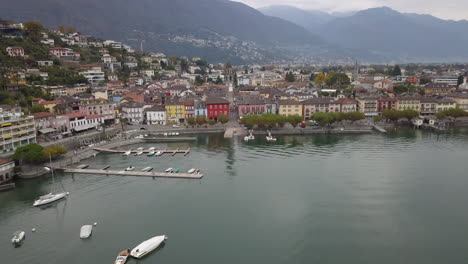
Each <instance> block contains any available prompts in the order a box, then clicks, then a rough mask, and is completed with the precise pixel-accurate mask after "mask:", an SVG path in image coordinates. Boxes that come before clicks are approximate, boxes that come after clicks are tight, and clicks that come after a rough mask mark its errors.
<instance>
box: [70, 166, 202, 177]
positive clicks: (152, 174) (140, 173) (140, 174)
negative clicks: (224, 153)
mask: <svg viewBox="0 0 468 264" xmlns="http://www.w3.org/2000/svg"><path fill="white" fill-rule="evenodd" d="M63 172H65V173H72V174H75V173H76V174H94V175H107V176H109V175H115V176H133V177H149V178H172V179H201V178H203V174H200V173H193V174H190V173H166V172H143V171H116V170H99V169H71V168H65V169H63Z"/></svg>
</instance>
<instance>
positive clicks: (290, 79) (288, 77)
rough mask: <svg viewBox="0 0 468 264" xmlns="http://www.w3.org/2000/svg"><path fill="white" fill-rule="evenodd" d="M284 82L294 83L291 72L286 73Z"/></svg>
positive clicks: (294, 78)
mask: <svg viewBox="0 0 468 264" xmlns="http://www.w3.org/2000/svg"><path fill="white" fill-rule="evenodd" d="M285 80H286V81H287V82H295V81H296V77H294V74H293V73H292V72H288V73H286V78H285Z"/></svg>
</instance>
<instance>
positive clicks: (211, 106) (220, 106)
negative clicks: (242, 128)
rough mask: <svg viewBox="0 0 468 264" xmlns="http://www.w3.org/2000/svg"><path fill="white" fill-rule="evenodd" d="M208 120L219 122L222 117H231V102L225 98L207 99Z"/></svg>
mask: <svg viewBox="0 0 468 264" xmlns="http://www.w3.org/2000/svg"><path fill="white" fill-rule="evenodd" d="M206 110H207V113H208V116H207V117H208V119H215V120H217V119H218V117H219V116H220V115H225V116H229V101H228V100H225V99H223V98H217V97H210V98H208V99H206Z"/></svg>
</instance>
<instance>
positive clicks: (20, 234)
mask: <svg viewBox="0 0 468 264" xmlns="http://www.w3.org/2000/svg"><path fill="white" fill-rule="evenodd" d="M25 238H26V233H25V232H24V231H16V232H15V233H13V238H12V239H11V243H13V244H14V245H19V244H21V242H23V240H24V239H25Z"/></svg>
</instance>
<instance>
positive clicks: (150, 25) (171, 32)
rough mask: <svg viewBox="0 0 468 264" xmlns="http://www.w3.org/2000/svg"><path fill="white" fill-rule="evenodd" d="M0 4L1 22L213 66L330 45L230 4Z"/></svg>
mask: <svg viewBox="0 0 468 264" xmlns="http://www.w3.org/2000/svg"><path fill="white" fill-rule="evenodd" d="M0 3H1V4H2V6H3V7H5V8H2V9H1V10H0V17H2V18H7V19H15V20H19V21H24V20H40V21H42V22H43V23H44V24H45V25H47V26H49V27H56V26H58V25H61V24H64V25H70V26H74V27H76V28H78V29H79V30H81V31H83V32H84V33H87V34H91V35H95V36H97V37H102V38H112V39H115V40H120V41H126V40H128V39H133V38H141V39H145V40H146V47H147V48H148V49H150V50H155V51H156V50H159V49H162V51H163V52H166V53H169V54H171V53H175V52H180V51H183V52H182V53H183V54H178V55H186V56H203V57H207V58H208V59H211V60H218V59H219V60H221V59H222V58H220V57H221V56H213V54H222V53H226V57H237V58H238V61H239V62H241V61H242V60H243V59H240V56H239V55H240V54H238V53H239V52H240V53H247V54H248V53H250V51H251V50H252V53H251V54H249V55H250V56H247V57H248V58H252V59H254V60H255V59H259V58H256V57H255V56H254V55H255V54H256V53H265V56H263V55H262V56H260V57H265V58H266V55H269V56H270V55H271V54H270V53H269V52H268V51H269V50H270V49H272V50H275V49H276V48H283V49H288V48H289V47H290V46H291V47H295V46H308V45H310V46H324V45H325V42H324V41H323V40H322V39H321V38H319V37H317V36H315V35H313V34H312V33H310V32H309V31H307V30H305V29H304V28H302V27H299V26H297V25H295V24H293V23H291V22H288V21H285V20H282V19H279V18H276V17H269V16H265V15H263V14H262V13H260V12H259V11H257V10H255V9H253V8H251V7H249V6H246V5H244V4H241V3H238V2H231V1H227V0H191V1H186V0H134V1H127V0H101V1H94V0H41V1H40V3H39V1H37V0H17V1H13V2H12V1H9V0H0ZM210 32H211V33H210ZM278 32H281V34H278ZM178 35H180V36H185V37H187V36H190V37H189V39H188V40H187V41H186V43H185V44H184V45H179V44H180V43H178V42H173V41H171V38H170V37H168V36H178ZM190 38H193V39H192V40H206V41H211V43H218V44H219V47H213V46H211V45H208V44H207V45H205V46H198V47H197V46H193V45H188V43H190V41H191V40H190ZM231 40H233V41H231ZM243 42H247V43H248V44H246V46H244V47H243V49H242V51H238V52H236V51H235V50H232V51H230V50H229V49H228V48H226V47H229V46H232V45H243ZM181 47H183V49H181ZM210 50H212V51H213V52H212V53H211V52H210ZM215 57H216V58H215ZM278 57H281V56H278Z"/></svg>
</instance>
